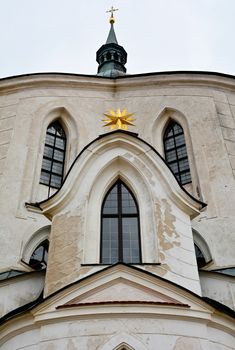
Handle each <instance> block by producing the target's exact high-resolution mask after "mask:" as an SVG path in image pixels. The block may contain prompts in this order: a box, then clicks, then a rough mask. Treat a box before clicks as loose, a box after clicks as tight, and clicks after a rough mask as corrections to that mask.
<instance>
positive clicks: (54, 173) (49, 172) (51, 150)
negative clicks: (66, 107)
mask: <svg viewBox="0 0 235 350" xmlns="http://www.w3.org/2000/svg"><path fill="white" fill-rule="evenodd" d="M65 152H66V135H65V132H64V129H63V127H62V125H61V124H60V122H59V121H55V122H53V123H51V124H50V125H49V126H48V128H47V132H46V139H45V145H44V152H43V160H42V168H41V175H40V183H41V184H43V185H46V186H48V187H49V188H56V189H58V188H60V187H61V185H62V181H63V174H64V162H65Z"/></svg>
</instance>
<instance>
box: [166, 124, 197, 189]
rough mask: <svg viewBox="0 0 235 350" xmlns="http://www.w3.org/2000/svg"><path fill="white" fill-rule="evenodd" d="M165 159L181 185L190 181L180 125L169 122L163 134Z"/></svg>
mask: <svg viewBox="0 0 235 350" xmlns="http://www.w3.org/2000/svg"><path fill="white" fill-rule="evenodd" d="M163 141H164V149H165V159H166V162H167V163H168V165H169V167H170V168H171V170H172V172H173V173H174V175H175V176H176V178H177V179H178V181H179V182H180V183H181V184H182V185H183V184H186V183H189V182H191V176H190V169H189V163H188V157H187V150H186V144H185V138H184V131H183V129H182V127H181V126H180V125H179V124H177V123H176V122H171V124H170V125H169V127H168V128H167V130H166V132H165V134H164V140H163Z"/></svg>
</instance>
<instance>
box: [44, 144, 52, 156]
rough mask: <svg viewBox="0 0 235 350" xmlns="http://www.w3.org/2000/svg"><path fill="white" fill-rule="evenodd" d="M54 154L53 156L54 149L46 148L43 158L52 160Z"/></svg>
mask: <svg viewBox="0 0 235 350" xmlns="http://www.w3.org/2000/svg"><path fill="white" fill-rule="evenodd" d="M52 154H53V148H51V147H48V146H45V148H44V154H43V156H45V157H47V158H52Z"/></svg>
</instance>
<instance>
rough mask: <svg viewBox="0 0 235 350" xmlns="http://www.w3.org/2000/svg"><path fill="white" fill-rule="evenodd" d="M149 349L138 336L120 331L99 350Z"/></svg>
mask: <svg viewBox="0 0 235 350" xmlns="http://www.w3.org/2000/svg"><path fill="white" fill-rule="evenodd" d="M110 349H112V350H123V349H125V350H147V348H146V347H145V345H144V344H143V343H142V342H140V341H139V340H138V339H137V338H136V337H134V336H133V335H130V334H127V333H119V334H117V335H115V336H113V337H112V338H111V339H109V340H108V341H107V342H106V343H105V344H104V345H102V346H101V347H100V348H99V350H110Z"/></svg>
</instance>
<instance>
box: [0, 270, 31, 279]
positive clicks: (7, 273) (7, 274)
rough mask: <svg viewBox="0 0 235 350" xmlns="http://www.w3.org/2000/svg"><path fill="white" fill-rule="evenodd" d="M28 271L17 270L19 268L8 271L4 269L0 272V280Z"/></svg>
mask: <svg viewBox="0 0 235 350" xmlns="http://www.w3.org/2000/svg"><path fill="white" fill-rule="evenodd" d="M27 273H28V272H25V271H19V270H9V271H4V272H0V281H5V280H7V279H9V278H11V277H16V276H19V275H25V274H27Z"/></svg>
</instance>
